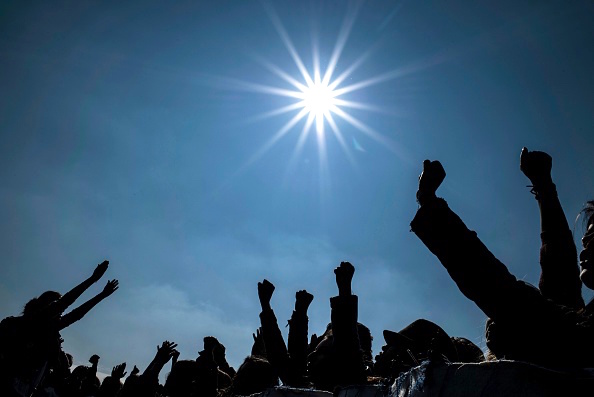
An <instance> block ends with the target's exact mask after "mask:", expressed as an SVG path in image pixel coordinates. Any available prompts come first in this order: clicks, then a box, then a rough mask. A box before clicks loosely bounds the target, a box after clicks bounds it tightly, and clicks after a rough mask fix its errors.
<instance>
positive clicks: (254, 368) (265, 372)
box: [231, 356, 278, 396]
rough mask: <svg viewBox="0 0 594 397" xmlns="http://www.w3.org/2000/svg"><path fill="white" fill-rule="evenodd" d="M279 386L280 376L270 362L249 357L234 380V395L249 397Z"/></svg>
mask: <svg viewBox="0 0 594 397" xmlns="http://www.w3.org/2000/svg"><path fill="white" fill-rule="evenodd" d="M274 386H278V376H277V374H276V372H275V370H274V368H273V367H272V365H270V363H269V362H268V360H266V359H265V358H262V357H259V356H247V357H246V358H245V360H244V361H243V364H241V366H240V367H239V369H238V370H237V373H236V374H235V377H234V378H233V385H232V386H231V387H232V388H233V393H234V394H235V395H241V396H249V395H250V394H254V393H260V392H262V391H264V390H266V389H268V388H270V387H274Z"/></svg>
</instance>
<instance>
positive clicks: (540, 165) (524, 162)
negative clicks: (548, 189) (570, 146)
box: [520, 148, 553, 186]
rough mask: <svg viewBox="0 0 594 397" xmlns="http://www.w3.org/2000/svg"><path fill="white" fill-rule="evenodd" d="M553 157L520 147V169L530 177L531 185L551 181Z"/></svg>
mask: <svg viewBox="0 0 594 397" xmlns="http://www.w3.org/2000/svg"><path fill="white" fill-rule="evenodd" d="M552 168H553V159H552V157H551V156H549V155H548V154H547V153H545V152H538V151H532V152H531V151H529V150H528V149H526V148H522V153H521V154H520V170H521V171H522V172H523V173H524V175H526V176H527V177H528V179H530V182H532V184H533V185H535V186H537V185H542V184H544V183H552V182H553V180H552V178H551V169H552Z"/></svg>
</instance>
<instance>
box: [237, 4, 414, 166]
mask: <svg viewBox="0 0 594 397" xmlns="http://www.w3.org/2000/svg"><path fill="white" fill-rule="evenodd" d="M265 4H266V3H265ZM265 8H266V11H267V13H268V16H269V17H270V20H271V22H272V23H273V25H274V27H275V28H276V31H277V32H278V34H279V36H280V39H281V40H282V42H283V43H284V45H285V47H286V49H287V50H288V52H289V55H290V56H291V58H292V59H293V62H294V64H295V66H296V67H297V70H298V71H299V74H297V75H294V74H291V73H290V72H288V71H286V70H284V69H281V68H280V67H278V66H276V65H275V64H273V63H271V62H269V61H267V60H265V59H262V58H261V57H257V56H255V58H256V60H257V61H258V62H259V63H261V64H262V66H264V67H265V68H266V69H267V70H268V71H269V72H271V73H272V74H274V75H276V76H278V77H280V78H281V79H282V80H283V81H284V82H285V83H286V84H287V85H285V86H271V85H264V84H258V83H253V82H246V81H241V80H230V79H229V80H230V81H231V82H232V83H233V85H234V86H235V88H237V89H240V90H248V91H253V92H258V93H263V94H270V95H276V96H281V97H285V98H288V99H292V100H293V101H292V103H289V104H288V105H284V106H281V107H280V108H277V109H273V110H270V111H268V112H265V113H263V114H259V115H256V116H254V117H253V118H252V120H262V119H267V118H271V117H276V116H280V115H284V114H288V113H292V112H294V114H293V116H291V117H290V119H289V120H288V121H286V122H285V123H284V124H283V125H282V126H281V127H280V128H279V129H278V131H276V133H274V134H273V135H272V136H271V137H270V139H269V140H268V141H267V142H265V144H264V145H263V146H262V147H261V148H260V149H259V150H257V151H256V152H255V153H254V154H253V155H252V156H251V157H250V159H249V160H248V161H247V163H246V164H245V165H244V166H243V167H242V169H243V168H245V167H247V166H248V165H249V164H251V163H253V162H254V161H256V160H258V159H259V158H260V157H261V156H263V155H264V154H265V153H266V152H267V151H268V150H270V149H271V148H272V147H273V146H274V145H275V144H276V143H277V142H278V141H279V140H280V139H281V138H283V137H284V136H285V135H287V134H288V133H289V132H290V131H293V130H296V129H297V130H299V129H300V130H301V132H300V133H299V138H298V139H297V143H296V146H295V151H294V153H293V159H295V158H297V157H298V155H299V154H300V152H301V150H302V148H303V146H304V143H305V141H306V140H307V137H308V136H309V133H310V132H311V131H312V130H314V129H315V131H316V136H317V143H318V149H319V150H318V152H319V157H320V165H321V167H324V166H325V165H324V164H325V163H326V161H327V159H326V141H327V139H329V137H330V136H333V137H334V138H335V139H336V141H337V142H338V144H339V145H340V146H341V148H342V149H343V151H344V153H345V154H346V155H347V157H348V159H349V161H351V163H353V165H354V157H353V153H352V151H359V152H365V151H366V150H365V149H364V148H363V147H362V145H361V144H360V143H359V142H358V141H357V139H355V135H354V134H353V132H355V131H352V132H351V131H349V134H350V135H352V137H349V138H348V139H347V138H345V135H344V133H343V132H342V131H341V124H342V126H349V127H352V128H354V129H355V130H356V131H358V132H360V133H362V134H363V135H364V136H366V137H369V138H371V139H372V140H374V141H376V142H378V143H380V144H382V145H383V146H385V147H386V148H388V149H389V150H390V151H393V152H395V153H397V154H399V155H400V148H399V147H398V145H395V143H394V142H393V141H392V140H391V139H389V138H387V137H386V136H384V135H383V134H381V133H379V132H377V131H376V130H374V129H373V128H372V127H370V126H368V125H367V124H365V123H364V122H363V121H361V120H359V119H358V118H356V117H355V116H354V115H353V114H351V113H350V110H353V109H354V110H359V111H361V110H363V111H371V112H379V113H390V112H389V111H386V110H385V108H381V107H377V106H374V105H371V104H368V103H362V102H359V101H356V100H353V96H352V93H354V92H356V91H358V90H361V89H364V88H367V87H369V86H373V85H377V84H381V83H383V82H386V81H388V80H392V79H395V78H398V77H400V76H402V75H403V74H407V73H408V72H409V71H407V70H398V69H395V70H391V71H388V72H386V73H383V74H380V75H377V76H372V77H370V78H367V79H364V80H362V81H359V82H355V83H350V82H349V84H348V85H344V83H345V81H347V79H349V81H350V80H351V79H352V78H351V76H352V74H353V72H355V71H356V70H357V69H358V68H359V67H360V66H361V65H362V64H363V63H364V62H365V60H366V59H367V58H368V57H369V56H370V55H371V53H372V51H371V49H368V50H367V51H364V52H363V54H361V55H360V56H359V58H357V59H356V60H355V61H354V62H353V63H351V64H348V65H346V66H345V67H343V68H342V70H341V72H340V73H336V71H337V70H338V69H339V67H338V66H339V59H340V56H341V54H342V52H343V50H344V47H345V44H346V42H347V39H348V36H349V34H350V32H351V29H352V27H353V24H354V22H355V19H356V14H357V12H358V7H355V8H353V9H350V10H349V11H348V12H347V15H346V16H345V18H344V20H343V24H342V26H341V28H340V31H339V32H338V37H337V40H336V43H335V45H334V49H333V51H332V53H331V55H330V57H329V58H328V64H327V65H325V68H322V67H321V65H320V55H319V50H318V47H317V42H316V43H314V45H313V48H312V50H313V51H312V54H313V59H312V60H313V65H312V67H311V68H308V67H306V65H305V64H304V63H303V61H302V59H301V57H300V55H299V53H298V51H297V49H296V48H295V46H294V45H293V42H292V40H291V38H290V37H289V34H288V33H287V31H286V30H285V28H284V26H283V24H282V22H281V20H280V18H279V17H278V15H277V14H276V13H275V11H274V9H273V8H272V7H271V6H266V5H265ZM229 80H228V81H229ZM345 94H349V97H348V99H347V98H346V96H345ZM300 123H302V126H301V128H299V124H300ZM326 129H328V130H329V132H331V134H330V133H326Z"/></svg>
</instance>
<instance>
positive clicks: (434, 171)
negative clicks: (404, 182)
mask: <svg viewBox="0 0 594 397" xmlns="http://www.w3.org/2000/svg"><path fill="white" fill-rule="evenodd" d="M445 176H446V172H445V170H444V169H443V166H442V165H441V163H440V162H439V161H437V160H435V161H430V160H425V161H423V172H422V173H421V175H420V176H419V191H421V192H424V193H427V194H433V195H434V194H435V192H436V191H437V188H438V187H439V185H441V182H443V180H444V179H445Z"/></svg>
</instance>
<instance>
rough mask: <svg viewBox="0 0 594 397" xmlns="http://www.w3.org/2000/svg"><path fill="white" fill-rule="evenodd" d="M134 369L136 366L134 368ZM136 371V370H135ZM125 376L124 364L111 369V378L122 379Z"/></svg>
mask: <svg viewBox="0 0 594 397" xmlns="http://www.w3.org/2000/svg"><path fill="white" fill-rule="evenodd" d="M134 368H136V366H134ZM136 369H137V370H138V368H136ZM124 376H126V363H121V364H118V365H116V366H115V367H113V369H112V370H111V377H112V378H116V379H122V378H123V377H124Z"/></svg>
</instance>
